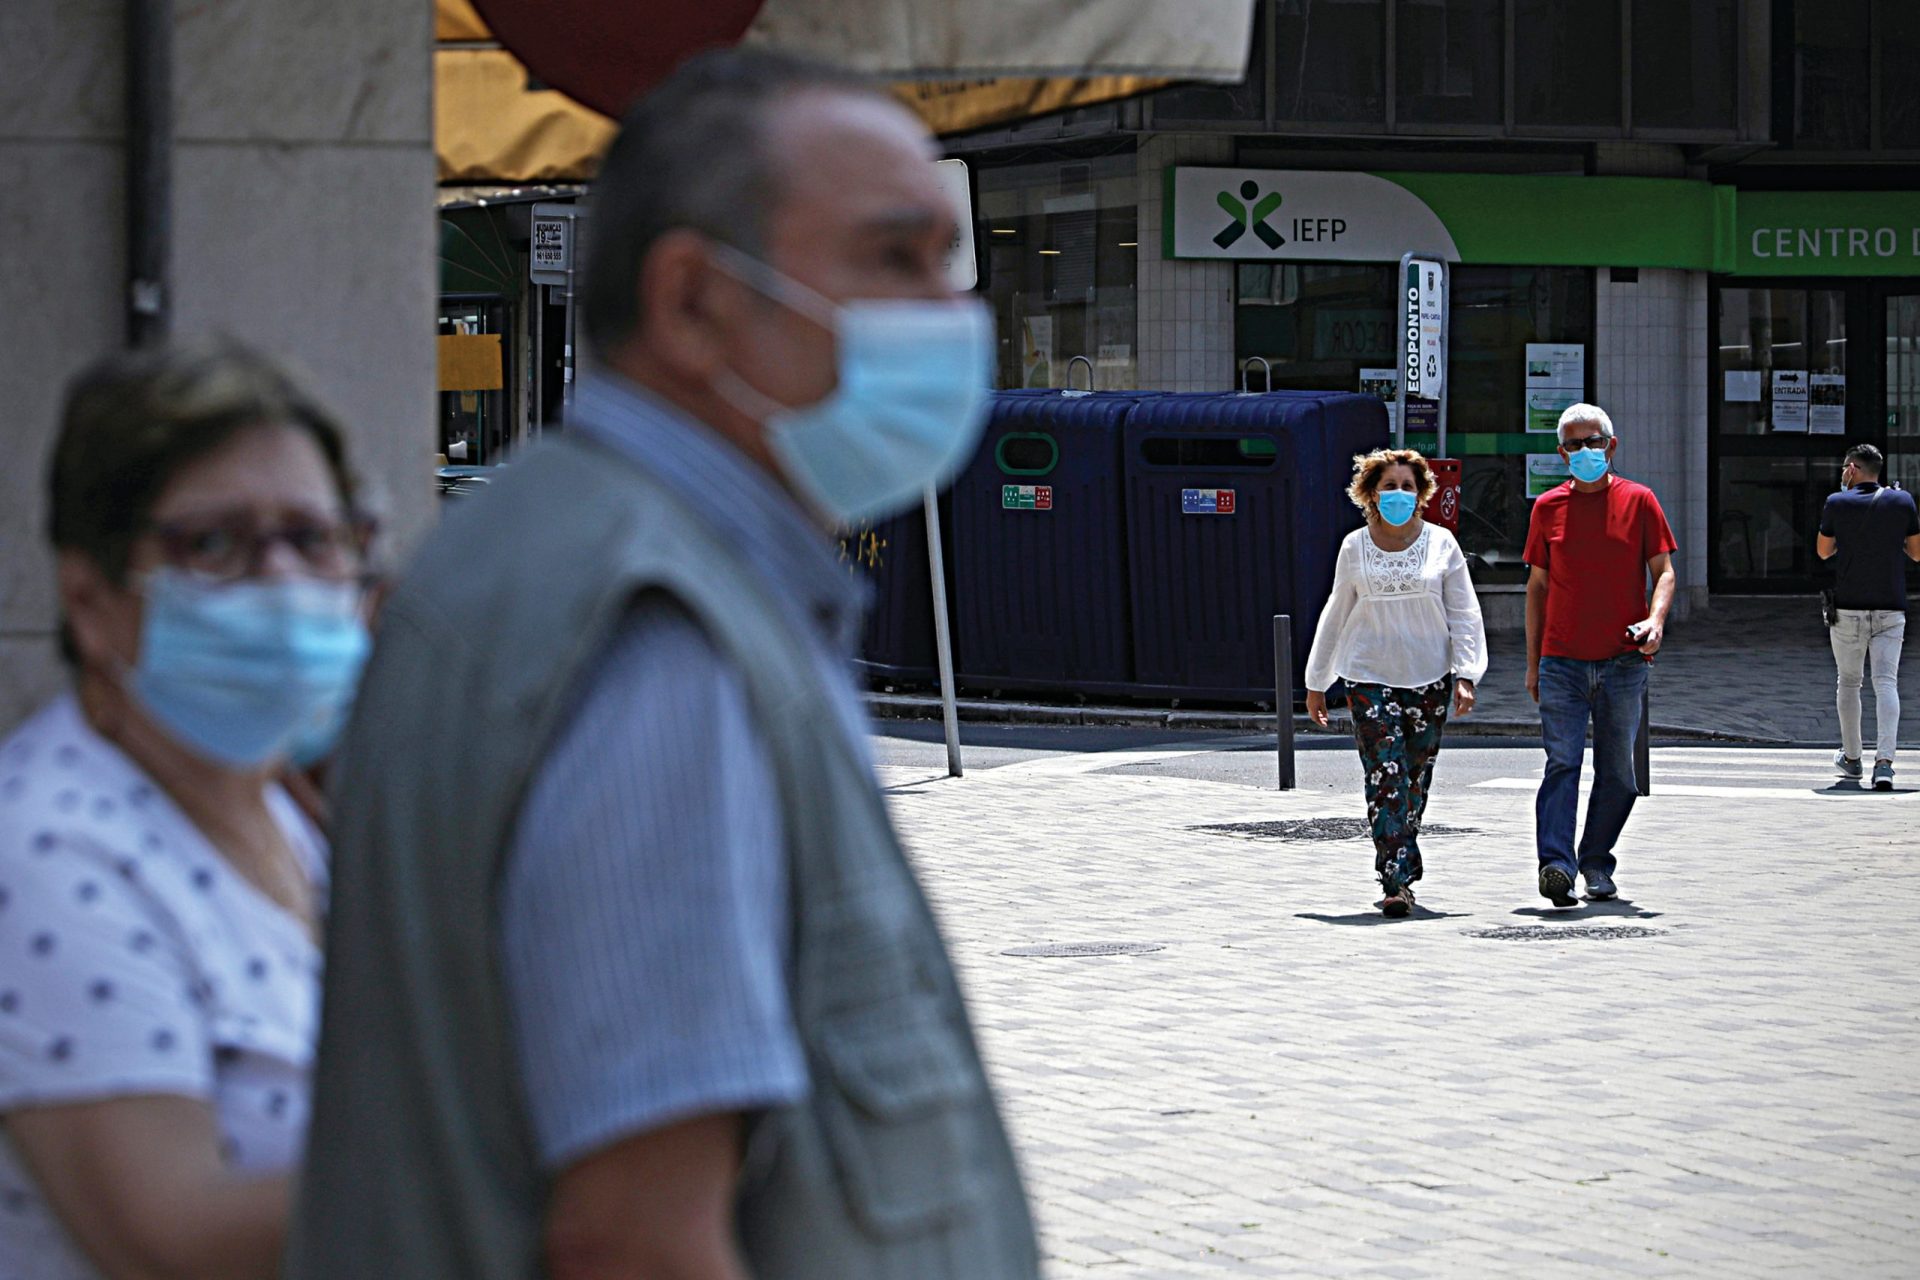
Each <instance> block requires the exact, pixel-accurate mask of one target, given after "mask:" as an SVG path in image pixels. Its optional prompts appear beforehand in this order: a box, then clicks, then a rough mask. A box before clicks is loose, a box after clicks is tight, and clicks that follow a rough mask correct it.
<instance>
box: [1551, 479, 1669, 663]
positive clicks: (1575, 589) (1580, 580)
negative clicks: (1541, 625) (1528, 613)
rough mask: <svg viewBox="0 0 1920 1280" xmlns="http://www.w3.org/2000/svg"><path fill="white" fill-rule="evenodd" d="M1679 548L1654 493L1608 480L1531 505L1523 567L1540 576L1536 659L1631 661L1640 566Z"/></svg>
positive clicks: (1642, 575) (1642, 592) (1642, 582)
mask: <svg viewBox="0 0 1920 1280" xmlns="http://www.w3.org/2000/svg"><path fill="white" fill-rule="evenodd" d="M1677 546H1678V544H1677V543H1675V542H1674V540H1673V530H1672V529H1670V528H1668V527H1667V516H1666V513H1665V512H1664V511H1662V510H1660V500H1659V499H1658V498H1656V497H1654V496H1653V490H1651V489H1649V488H1647V486H1645V485H1643V484H1635V483H1634V482H1633V481H1631V480H1626V479H1623V478H1621V477H1620V476H1614V477H1613V478H1612V480H1611V482H1609V483H1608V485H1607V487H1606V488H1605V489H1602V490H1601V491H1600V492H1598V493H1576V492H1575V491H1574V488H1573V482H1572V481H1568V482H1567V483H1566V484H1563V485H1561V486H1559V487H1558V488H1556V489H1550V490H1548V491H1547V492H1546V493H1543V494H1541V495H1540V496H1539V497H1538V498H1536V499H1534V503H1533V521H1532V524H1531V525H1530V526H1529V527H1528V529H1527V553H1526V561H1527V564H1528V565H1529V566H1531V567H1532V568H1535V569H1545V570H1546V571H1547V630H1546V635H1545V636H1544V637H1542V640H1541V644H1540V654H1541V656H1542V657H1547V658H1578V659H1581V660H1583V661H1587V662H1598V661H1602V660H1604V659H1607V658H1617V657H1619V656H1620V655H1621V654H1623V653H1631V652H1633V650H1634V649H1635V648H1636V647H1637V646H1635V645H1634V644H1633V643H1632V642H1631V641H1629V640H1628V639H1627V628H1628V627H1630V626H1632V625H1633V624H1634V623H1636V622H1639V621H1641V620H1642V619H1643V618H1645V617H1646V616H1647V561H1648V560H1651V559H1652V558H1653V557H1654V556H1657V555H1660V554H1661V553H1663V552H1669V551H1673V550H1674V549H1675V548H1676V547H1677Z"/></svg>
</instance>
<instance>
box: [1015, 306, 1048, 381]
mask: <svg viewBox="0 0 1920 1280" xmlns="http://www.w3.org/2000/svg"><path fill="white" fill-rule="evenodd" d="M1020 327H1021V344H1020V345H1021V352H1020V370H1021V372H1020V385H1021V386H1023V387H1050V386H1052V385H1053V317H1052V316H1028V317H1027V318H1026V319H1025V320H1024V321H1022V322H1021V326H1020Z"/></svg>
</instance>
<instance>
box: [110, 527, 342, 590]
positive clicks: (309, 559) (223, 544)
mask: <svg viewBox="0 0 1920 1280" xmlns="http://www.w3.org/2000/svg"><path fill="white" fill-rule="evenodd" d="M373 531H374V524H373V521H371V520H368V519H363V518H356V519H351V520H339V521H321V520H291V521H288V522H287V523H286V524H283V525H281V526H280V527H279V528H277V529H262V528H259V527H258V526H257V525H255V524H254V523H253V522H252V521H251V520H247V519H244V518H228V519H214V520H158V521H153V522H150V523H149V524H148V525H147V526H146V529H145V532H147V533H150V534H152V535H153V537H154V539H155V541H157V542H158V543H159V544H160V554H161V557H162V558H163V559H165V560H166V562H167V563H168V564H169V565H172V566H173V567H174V568H176V569H186V570H190V571H191V572H194V573H200V574H205V575H206V576H207V577H210V578H226V579H231V578H244V577H247V576H249V575H251V574H253V573H256V572H258V570H259V568H260V566H261V565H262V564H264V563H265V562H266V558H267V554H268V553H269V552H270V551H272V550H273V548H274V546H275V545H276V544H278V545H284V546H285V547H286V548H287V550H289V551H291V552H293V554H294V555H296V556H298V557H299V559H300V561H301V563H302V564H304V565H305V566H306V568H307V570H308V571H309V572H310V573H312V574H313V576H314V577H316V578H336V579H337V578H350V577H352V576H354V575H355V574H356V573H358V572H359V571H360V565H361V559H362V557H363V556H364V555H365V553H366V549H367V544H368V542H369V541H371V540H372V537H373Z"/></svg>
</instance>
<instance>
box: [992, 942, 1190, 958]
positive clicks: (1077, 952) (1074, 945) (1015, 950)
mask: <svg viewBox="0 0 1920 1280" xmlns="http://www.w3.org/2000/svg"><path fill="white" fill-rule="evenodd" d="M1164 950H1166V946H1165V944H1164V943H1159V942H1043V943H1040V944H1038V945H1035V946H1031V947H1008V948H1007V949H1006V950H1005V951H1002V952H1001V953H1000V954H1001V955H1003V956H1141V955H1145V954H1146V953H1147V952H1149V951H1164Z"/></svg>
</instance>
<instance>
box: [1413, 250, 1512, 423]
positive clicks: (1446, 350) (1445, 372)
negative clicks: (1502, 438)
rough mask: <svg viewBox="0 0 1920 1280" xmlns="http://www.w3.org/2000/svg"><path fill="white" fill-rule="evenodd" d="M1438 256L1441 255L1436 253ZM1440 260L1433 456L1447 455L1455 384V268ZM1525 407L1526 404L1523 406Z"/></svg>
mask: <svg viewBox="0 0 1920 1280" xmlns="http://www.w3.org/2000/svg"><path fill="white" fill-rule="evenodd" d="M1435 257H1436V258H1438V257H1439V255H1437V254H1436V255H1435ZM1439 262H1440V421H1439V425H1438V438H1436V439H1435V440H1434V442H1433V444H1434V449H1433V456H1434V457H1436V458H1444V457H1446V456H1447V388H1448V387H1450V386H1452V385H1453V371H1452V370H1451V369H1449V368H1447V357H1448V356H1449V355H1451V354H1452V350H1451V348H1450V346H1449V345H1448V335H1447V330H1448V329H1450V328H1452V327H1453V268H1452V267H1449V266H1448V265H1447V260H1446V259H1445V258H1439ZM1522 407H1523V408H1524V407H1525V406H1522Z"/></svg>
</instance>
